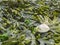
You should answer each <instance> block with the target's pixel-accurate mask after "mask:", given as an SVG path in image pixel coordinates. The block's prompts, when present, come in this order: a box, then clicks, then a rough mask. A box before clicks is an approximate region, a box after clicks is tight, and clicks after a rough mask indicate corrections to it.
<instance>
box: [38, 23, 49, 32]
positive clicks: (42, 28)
mask: <svg viewBox="0 0 60 45" xmlns="http://www.w3.org/2000/svg"><path fill="white" fill-rule="evenodd" d="M37 28H38V32H42V33H44V32H47V31H49V30H50V28H49V26H48V25H46V24H41V25H39V26H37Z"/></svg>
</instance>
